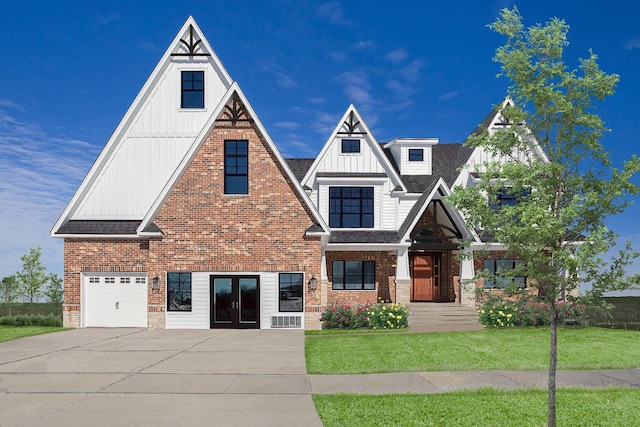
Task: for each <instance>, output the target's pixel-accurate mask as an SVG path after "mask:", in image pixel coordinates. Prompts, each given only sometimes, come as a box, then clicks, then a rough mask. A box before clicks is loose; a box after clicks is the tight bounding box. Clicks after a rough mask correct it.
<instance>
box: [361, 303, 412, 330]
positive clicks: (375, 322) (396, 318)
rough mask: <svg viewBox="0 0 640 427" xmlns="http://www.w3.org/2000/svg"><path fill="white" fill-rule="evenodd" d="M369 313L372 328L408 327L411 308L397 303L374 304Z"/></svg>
mask: <svg viewBox="0 0 640 427" xmlns="http://www.w3.org/2000/svg"><path fill="white" fill-rule="evenodd" d="M367 314H368V315H369V317H368V320H369V328H371V329H398V328H406V327H407V324H408V321H409V308H408V307H407V306H405V305H402V304H397V303H385V302H382V301H381V302H379V303H377V304H372V305H371V306H370V307H369V310H368V311H367Z"/></svg>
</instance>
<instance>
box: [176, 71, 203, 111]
mask: <svg viewBox="0 0 640 427" xmlns="http://www.w3.org/2000/svg"><path fill="white" fill-rule="evenodd" d="M180 107H181V108H204V71H183V72H182V100H181V102H180Z"/></svg>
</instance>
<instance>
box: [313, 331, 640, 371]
mask: <svg viewBox="0 0 640 427" xmlns="http://www.w3.org/2000/svg"><path fill="white" fill-rule="evenodd" d="M305 354H306V361H307V372H308V373H310V374H364V373H381V372H427V371H460V370H493V369H503V370H544V369H548V367H549V329H548V328H509V329H485V330H482V331H475V332H448V333H431V334H393V335H392V334H373V335H372V334H368V335H349V336H347V335H343V336H340V335H315V336H307V337H306V339H305ZM638 367H640V332H638V331H625V330H611V329H601V328H577V329H575V328H561V329H560V330H559V331H558V369H629V368H638Z"/></svg>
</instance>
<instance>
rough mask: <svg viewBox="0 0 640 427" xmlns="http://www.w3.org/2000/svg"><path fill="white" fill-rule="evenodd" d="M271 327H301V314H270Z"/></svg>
mask: <svg viewBox="0 0 640 427" xmlns="http://www.w3.org/2000/svg"><path fill="white" fill-rule="evenodd" d="M271 327H272V328H302V317H301V316H271Z"/></svg>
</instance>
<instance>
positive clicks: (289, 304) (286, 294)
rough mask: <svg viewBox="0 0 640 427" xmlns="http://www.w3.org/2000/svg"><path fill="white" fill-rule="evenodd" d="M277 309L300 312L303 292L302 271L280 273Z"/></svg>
mask: <svg viewBox="0 0 640 427" xmlns="http://www.w3.org/2000/svg"><path fill="white" fill-rule="evenodd" d="M278 286H279V296H278V298H279V310H280V311H284V312H292V311H295V312H301V311H302V298H303V292H304V285H303V275H302V273H280V276H279V281H278Z"/></svg>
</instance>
